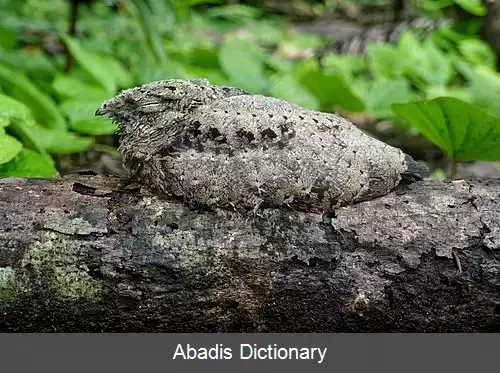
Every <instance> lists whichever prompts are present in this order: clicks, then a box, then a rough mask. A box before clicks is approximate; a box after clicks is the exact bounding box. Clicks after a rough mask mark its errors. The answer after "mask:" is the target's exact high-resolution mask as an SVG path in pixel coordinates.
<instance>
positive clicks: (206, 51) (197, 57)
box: [189, 46, 220, 69]
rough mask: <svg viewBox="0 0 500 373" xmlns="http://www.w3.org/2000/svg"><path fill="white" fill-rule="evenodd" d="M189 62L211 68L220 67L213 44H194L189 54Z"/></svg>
mask: <svg viewBox="0 0 500 373" xmlns="http://www.w3.org/2000/svg"><path fill="white" fill-rule="evenodd" d="M189 64H190V65H194V66H200V67H205V68H211V69H220V65H219V57H218V55H217V49H216V48H215V47H214V46H210V47H208V46H205V47H203V46H196V47H195V48H194V49H193V50H192V51H191V53H190V54H189Z"/></svg>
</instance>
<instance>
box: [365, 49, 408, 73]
mask: <svg viewBox="0 0 500 373" xmlns="http://www.w3.org/2000/svg"><path fill="white" fill-rule="evenodd" d="M367 57H368V63H369V66H370V69H371V71H372V72H373V74H374V75H375V76H377V77H380V78H389V79H391V78H399V77H401V76H402V75H403V73H404V69H405V64H406V61H405V56H404V55H403V54H401V52H400V51H399V50H398V49H397V48H396V47H395V46H394V45H391V44H389V43H375V44H368V46H367Z"/></svg>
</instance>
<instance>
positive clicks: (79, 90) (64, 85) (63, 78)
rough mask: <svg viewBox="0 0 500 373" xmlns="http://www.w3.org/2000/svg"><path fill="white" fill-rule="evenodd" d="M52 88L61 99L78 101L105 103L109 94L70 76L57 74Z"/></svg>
mask: <svg viewBox="0 0 500 373" xmlns="http://www.w3.org/2000/svg"><path fill="white" fill-rule="evenodd" d="M52 88H53V89H54V91H55V92H56V93H57V94H58V95H59V96H60V97H61V98H65V99H66V98H76V99H78V100H83V101H89V100H96V101H103V102H104V101H106V100H107V99H109V98H110V96H111V95H110V94H109V93H108V92H106V91H105V90H103V89H102V88H101V87H99V86H97V85H93V84H87V83H85V82H83V81H82V80H80V79H77V78H75V77H72V76H70V75H64V74H57V75H56V77H55V79H54V81H53V83H52Z"/></svg>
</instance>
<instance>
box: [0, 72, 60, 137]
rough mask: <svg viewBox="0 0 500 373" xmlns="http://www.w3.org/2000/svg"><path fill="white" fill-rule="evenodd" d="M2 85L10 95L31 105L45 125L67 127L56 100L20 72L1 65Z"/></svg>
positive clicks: (28, 105)
mask: <svg viewBox="0 0 500 373" xmlns="http://www.w3.org/2000/svg"><path fill="white" fill-rule="evenodd" d="M0 86H2V87H4V88H5V90H6V91H7V92H8V94H9V96H11V97H12V98H15V99H17V100H19V101H21V102H22V103H23V104H25V105H26V106H27V107H29V108H30V109H31V113H32V114H33V116H34V117H35V118H36V119H38V120H39V121H40V123H41V124H43V125H44V126H45V127H47V128H54V129H63V128H66V122H65V120H64V118H63V117H62V115H61V113H60V112H59V110H58V109H57V106H56V104H55V103H54V101H53V100H52V99H51V98H50V97H49V96H47V95H46V94H45V93H43V92H42V91H40V90H39V89H38V88H37V86H36V85H35V84H34V83H33V82H32V81H31V80H29V79H28V78H27V77H26V76H24V75H23V74H21V73H20V72H15V71H14V70H10V69H8V68H6V67H5V66H2V65H0Z"/></svg>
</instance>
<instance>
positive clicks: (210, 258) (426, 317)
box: [0, 175, 500, 332]
mask: <svg viewBox="0 0 500 373" xmlns="http://www.w3.org/2000/svg"><path fill="white" fill-rule="evenodd" d="M499 197H500V181H488V182H486V181H484V182H479V181H476V182H466V181H454V182H440V181H428V180H427V181H422V182H418V183H416V184H412V185H409V186H404V187H401V188H400V189H398V190H397V191H396V192H393V193H391V194H389V195H387V196H385V197H381V198H377V199H374V200H372V201H368V202H363V203H360V204H356V205H352V206H347V207H343V208H340V209H338V210H337V211H336V214H335V216H333V217H330V218H326V217H322V216H321V215H318V214H312V213H302V212H295V211H290V210H284V209H267V210H261V211H259V212H258V213H257V215H249V216H243V215H239V214H237V213H235V212H230V211H224V210H217V211H195V210H190V209H188V208H187V207H185V206H183V205H182V204H180V203H179V202H176V201H167V200H161V199H159V198H157V197H154V196H151V195H148V194H147V193H144V192H141V191H139V190H134V189H131V188H128V189H127V188H123V187H122V186H121V185H120V181H119V180H118V179H113V178H105V177H99V176H91V175H72V176H70V177H67V178H65V179H62V180H52V181H49V180H24V179H4V180H0V330H1V331H36V332H42V331H52V332H53V331H57V332H62V331H66V332H83V331H85V332H90V331H94V332H98V331H121V332H138V331H150V332H153V331H163V332H167V331H168V332H194V331H197V332H215V331H218V332H237V331H238V332H243V331H245V332H338V331H344V332H352V331H420V332H430V331H441V332H444V331H450V332H466V331H469V332H470V331H500V327H499V325H500V322H499V319H500V316H499V314H500V262H499V261H498V260H497V258H496V255H497V252H496V251H495V250H496V249H498V248H499V246H500V198H499Z"/></svg>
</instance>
